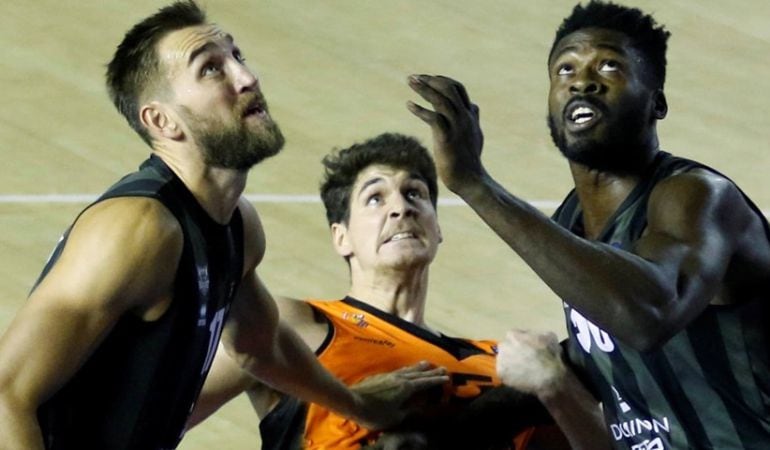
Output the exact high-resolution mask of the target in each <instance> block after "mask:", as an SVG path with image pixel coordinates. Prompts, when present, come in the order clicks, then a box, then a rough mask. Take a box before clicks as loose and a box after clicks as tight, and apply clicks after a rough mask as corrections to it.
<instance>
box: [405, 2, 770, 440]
mask: <svg viewBox="0 0 770 450" xmlns="http://www.w3.org/2000/svg"><path fill="white" fill-rule="evenodd" d="M668 37H669V33H668V32H667V31H665V30H664V29H663V27H661V26H658V25H657V24H656V22H655V21H654V20H653V19H652V17H650V16H649V15H646V14H644V13H643V12H641V11H640V10H638V9H635V8H629V7H624V6H619V5H615V4H612V3H604V2H598V1H591V2H589V3H588V4H586V5H585V6H582V5H578V6H576V7H575V8H574V10H573V11H572V14H570V16H569V17H567V18H566V19H565V20H564V21H563V23H562V25H561V26H560V27H559V29H558V31H557V33H556V37H555V39H554V42H553V45H552V47H551V51H550V54H549V55H548V74H549V78H550V92H549V96H548V111H549V114H548V123H549V126H550V129H551V135H552V137H553V140H554V143H555V144H556V146H557V147H558V148H559V150H560V151H561V152H562V153H563V154H564V156H565V157H566V158H567V160H568V163H569V167H570V170H571V173H572V177H573V179H574V182H575V189H574V190H573V191H572V192H570V193H569V194H568V195H567V197H566V199H565V200H564V202H563V203H562V205H561V207H560V208H559V209H558V211H556V213H555V214H554V217H553V219H549V218H548V217H545V216H544V215H543V214H541V213H540V212H539V211H537V210H536V209H535V208H534V207H532V206H531V205H529V204H527V203H526V202H525V201H523V200H521V199H520V198H518V197H516V196H515V195H512V194H511V193H509V192H507V191H506V190H505V189H504V188H503V187H502V186H500V185H499V184H498V183H496V182H495V181H494V180H493V179H492V178H491V177H490V176H489V174H488V173H487V172H486V170H485V169H484V166H483V164H482V162H481V158H480V153H481V148H482V142H483V139H482V132H481V128H480V125H479V114H478V108H477V107H476V105H474V104H473V103H471V101H470V100H469V98H468V96H467V94H466V91H465V89H464V88H463V86H462V85H461V84H460V83H458V82H456V81H454V80H451V79H448V78H445V77H435V76H427V75H419V76H412V77H410V78H409V84H410V86H411V87H412V88H413V89H414V90H415V91H416V92H417V93H418V94H419V95H421V96H422V97H423V98H424V99H425V100H426V101H428V102H430V103H431V104H432V106H433V110H428V109H425V108H422V107H420V106H418V105H416V104H414V103H410V104H409V108H410V110H411V111H412V112H413V113H414V114H415V115H416V116H418V117H419V118H420V119H422V120H423V121H425V122H426V123H427V124H428V125H429V126H430V127H431V129H432V131H433V136H434V145H435V148H434V151H435V155H436V160H437V166H438V168H439V173H440V175H441V178H442V180H443V181H444V182H445V184H446V185H447V186H448V187H449V189H451V190H452V191H454V192H456V193H457V194H458V195H460V196H461V197H462V198H463V199H464V200H465V201H466V202H467V203H468V204H469V205H470V206H471V207H472V208H473V209H474V210H475V211H476V212H477V213H478V214H479V215H480V216H481V217H482V218H483V219H484V220H485V221H486V222H487V224H488V225H489V226H490V227H491V228H492V229H493V230H494V231H495V232H496V233H498V234H499V235H500V236H501V237H502V238H503V240H504V241H505V242H506V243H507V244H508V245H509V246H510V247H511V248H512V249H514V250H515V251H516V252H517V253H518V254H519V255H520V256H521V257H522V258H523V259H524V261H525V262H526V263H527V264H528V265H529V266H530V267H531V268H532V269H533V270H534V271H535V272H536V273H537V274H538V275H539V276H540V277H541V278H542V279H543V280H544V281H545V282H546V283H547V284H548V286H550V287H551V289H552V290H553V291H554V292H555V293H556V294H558V295H559V296H560V297H561V298H562V299H563V301H564V305H565V309H564V311H565V314H566V318H567V325H568V331H569V340H568V343H567V347H568V355H569V360H570V362H571V363H572V364H573V365H574V366H576V367H577V368H579V370H580V371H581V372H583V373H584V374H585V376H586V377H587V378H588V379H590V380H591V385H592V387H593V389H594V390H595V391H596V393H597V394H598V397H599V400H600V401H601V404H602V406H603V409H604V415H605V420H606V426H607V428H608V430H609V432H610V434H611V437H612V440H613V445H614V447H615V448H618V449H634V450H638V449H681V450H684V449H693V448H697V449H727V448H729V449H756V450H759V449H766V448H769V446H770V407H769V405H770V403H769V402H768V399H770V370H768V330H769V329H770V327H769V326H768V325H769V324H768V308H770V298H769V297H768V296H769V295H770V294H769V293H770V228H768V224H767V221H766V220H765V218H764V217H763V215H762V214H761V213H760V211H759V210H758V209H757V207H756V206H755V205H754V204H753V203H752V202H751V200H749V198H748V197H747V196H746V195H744V194H743V193H742V192H741V190H740V189H739V188H738V187H737V186H736V185H735V184H734V183H733V182H732V181H730V180H729V179H728V178H726V177H725V176H724V175H721V174H720V173H718V172H716V171H715V170H713V169H711V168H709V167H706V166H705V165H703V164H700V163H698V162H695V161H691V160H686V159H683V158H678V157H675V156H673V155H671V154H669V153H667V152H665V151H663V150H662V149H661V148H660V145H659V141H658V135H657V131H656V124H657V122H658V120H662V119H663V118H664V117H665V116H666V113H667V110H668V107H667V103H666V96H665V95H664V93H663V85H664V81H665V73H666V45H667V39H668ZM511 163H512V164H514V162H513V161H512V162H511ZM511 366H513V367H516V365H515V364H512V365H511ZM501 375H502V378H503V380H504V381H505V382H506V383H508V384H511V385H513V386H516V387H518V388H520V389H525V390H526V379H525V378H526V377H522V376H520V375H521V374H520V373H517V372H516V371H510V372H505V371H501Z"/></svg>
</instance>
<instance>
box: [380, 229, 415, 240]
mask: <svg viewBox="0 0 770 450" xmlns="http://www.w3.org/2000/svg"><path fill="white" fill-rule="evenodd" d="M416 238H417V236H416V235H415V234H414V233H412V232H409V231H404V232H401V233H396V234H394V235H393V236H391V237H389V238H388V239H387V240H386V241H385V242H397V241H402V240H404V239H416Z"/></svg>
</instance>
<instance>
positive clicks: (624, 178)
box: [570, 162, 641, 239]
mask: <svg viewBox="0 0 770 450" xmlns="http://www.w3.org/2000/svg"><path fill="white" fill-rule="evenodd" d="M570 169H571V171H572V178H573V180H574V181H575V193H576V194H577V196H578V199H579V200H580V205H581V207H582V209H583V226H584V228H585V237H586V238H588V239H597V238H598V237H599V235H600V234H601V233H602V231H603V230H604V228H605V227H606V226H607V222H608V221H609V220H610V217H612V215H613V214H614V213H615V211H617V209H618V208H619V207H620V205H621V204H622V203H623V201H624V200H625V199H626V198H627V197H628V195H629V194H630V193H631V191H632V190H633V189H634V188H635V187H636V185H637V184H638V183H639V181H640V180H641V177H640V176H639V175H618V174H613V173H608V172H599V171H596V170H593V169H589V168H588V167H586V166H583V165H580V164H577V163H573V162H570Z"/></svg>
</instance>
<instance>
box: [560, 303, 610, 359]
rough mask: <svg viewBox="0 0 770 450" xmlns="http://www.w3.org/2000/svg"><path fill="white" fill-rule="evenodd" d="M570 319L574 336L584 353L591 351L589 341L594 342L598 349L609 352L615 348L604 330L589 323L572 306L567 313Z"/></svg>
mask: <svg viewBox="0 0 770 450" xmlns="http://www.w3.org/2000/svg"><path fill="white" fill-rule="evenodd" d="M569 317H570V321H571V322H572V325H573V326H574V327H575V337H577V340H578V343H580V346H581V347H582V348H583V350H585V352H586V353H590V352H591V342H592V341H593V342H595V343H596V346H597V347H598V348H599V350H601V351H603V352H605V353H610V352H612V351H613V350H615V343H614V342H613V341H612V338H611V337H610V335H609V334H607V333H606V332H605V331H604V330H602V329H601V328H599V327H597V326H596V325H594V324H593V323H591V322H590V321H589V320H588V319H586V318H585V317H583V315H582V314H580V313H579V312H577V311H576V310H575V309H574V308H573V309H571V310H570V313H569Z"/></svg>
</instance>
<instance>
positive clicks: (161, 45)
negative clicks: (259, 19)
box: [157, 24, 233, 67]
mask: <svg viewBox="0 0 770 450" xmlns="http://www.w3.org/2000/svg"><path fill="white" fill-rule="evenodd" d="M231 45H233V38H232V36H231V35H230V34H228V33H226V32H225V31H223V30H222V29H221V28H220V27H219V26H217V25H215V24H204V25H197V26H193V27H186V28H181V29H179V30H174V31H172V32H170V33H168V34H166V35H165V36H164V37H163V38H162V39H161V40H160V41H159V42H158V47H157V48H158V58H159V59H160V61H161V63H162V64H166V65H167V66H168V67H178V66H180V65H183V66H187V65H188V64H189V63H190V62H191V61H190V58H191V57H192V56H194V55H195V54H196V52H198V51H199V50H200V49H203V48H207V46H212V47H222V48H224V47H227V46H231Z"/></svg>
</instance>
